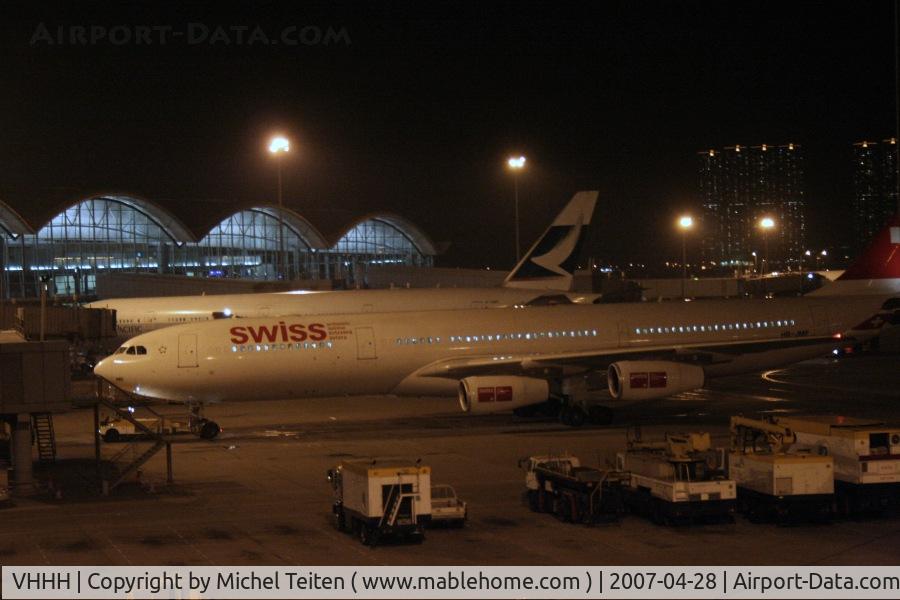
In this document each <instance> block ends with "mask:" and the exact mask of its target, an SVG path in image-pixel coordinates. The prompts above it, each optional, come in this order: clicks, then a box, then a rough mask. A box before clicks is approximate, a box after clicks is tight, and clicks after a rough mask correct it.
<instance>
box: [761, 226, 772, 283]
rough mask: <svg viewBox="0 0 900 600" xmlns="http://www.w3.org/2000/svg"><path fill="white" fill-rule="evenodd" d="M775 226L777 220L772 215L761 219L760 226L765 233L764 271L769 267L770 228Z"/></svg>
mask: <svg viewBox="0 0 900 600" xmlns="http://www.w3.org/2000/svg"><path fill="white" fill-rule="evenodd" d="M773 227H775V220H774V219H773V218H772V217H763V218H762V219H760V220H759V228H760V229H762V234H763V272H764V273H765V272H766V271H767V270H768V268H769V230H770V229H772V228H773Z"/></svg>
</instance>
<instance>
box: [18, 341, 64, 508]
mask: <svg viewBox="0 0 900 600" xmlns="http://www.w3.org/2000/svg"><path fill="white" fill-rule="evenodd" d="M69 380H70V374H69V345H68V343H67V342H65V341H62V340H53V341H45V342H29V341H26V340H25V338H24V337H23V336H22V335H21V334H20V333H18V332H15V331H3V332H0V423H2V428H3V429H6V428H9V430H10V436H9V444H10V456H11V459H12V461H11V462H12V467H13V469H12V474H13V480H12V481H11V482H10V483H11V484H12V485H11V488H12V491H13V493H15V494H19V495H23V494H28V493H30V492H31V491H33V489H34V474H33V456H32V444H33V443H35V444H36V445H37V448H38V457H39V459H40V460H41V461H42V462H52V461H54V460H55V459H56V440H55V434H54V430H53V415H54V414H59V413H64V412H68V411H69V410H71V409H72V404H71V401H70V386H69ZM0 468H6V467H5V466H2V467H0Z"/></svg>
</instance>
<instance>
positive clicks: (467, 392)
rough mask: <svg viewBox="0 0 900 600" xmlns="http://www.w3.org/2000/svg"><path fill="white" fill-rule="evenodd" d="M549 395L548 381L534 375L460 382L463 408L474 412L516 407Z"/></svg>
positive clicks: (540, 399) (482, 412)
mask: <svg viewBox="0 0 900 600" xmlns="http://www.w3.org/2000/svg"><path fill="white" fill-rule="evenodd" d="M549 397H550V386H549V385H548V384H547V381H546V380H544V379H535V378H533V377H508V376H495V377H467V378H466V379H463V380H462V381H460V382H459V407H460V408H461V409H462V410H463V412H467V413H472V414H485V413H494V412H501V411H504V410H513V409H515V408H519V407H521V406H529V405H532V404H540V403H541V402H546V401H547V399H548V398H549Z"/></svg>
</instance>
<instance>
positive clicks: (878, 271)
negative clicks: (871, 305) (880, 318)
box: [811, 216, 900, 296]
mask: <svg viewBox="0 0 900 600" xmlns="http://www.w3.org/2000/svg"><path fill="white" fill-rule="evenodd" d="M898 293H900V217H898V216H894V217H892V218H891V219H890V220H889V221H888V223H887V225H885V227H884V228H883V229H882V230H881V231H879V232H878V233H877V234H876V235H875V237H874V238H872V242H871V243H870V244H869V246H868V247H867V248H866V250H865V251H864V252H863V253H862V255H861V256H860V257H859V258H858V259H856V262H854V263H853V264H852V265H850V267H849V268H848V269H847V270H846V271H844V273H843V274H842V275H841V276H840V277H838V278H837V279H836V280H835V281H834V282H833V283H830V284H828V285H826V286H825V287H823V288H821V289H818V290H816V291H815V292H812V293H811V294H812V295H816V296H838V295H842V296H852V295H862V294H882V295H891V294H898Z"/></svg>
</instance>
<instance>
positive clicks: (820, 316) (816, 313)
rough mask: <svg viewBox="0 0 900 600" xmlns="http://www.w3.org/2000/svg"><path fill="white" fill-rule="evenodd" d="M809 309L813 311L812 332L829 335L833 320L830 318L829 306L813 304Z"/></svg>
mask: <svg viewBox="0 0 900 600" xmlns="http://www.w3.org/2000/svg"><path fill="white" fill-rule="evenodd" d="M809 311H810V312H811V313H812V326H813V330H812V334H813V335H828V334H830V333H831V321H830V320H829V318H828V307H827V306H811V307H810V309H809Z"/></svg>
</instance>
